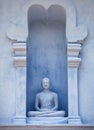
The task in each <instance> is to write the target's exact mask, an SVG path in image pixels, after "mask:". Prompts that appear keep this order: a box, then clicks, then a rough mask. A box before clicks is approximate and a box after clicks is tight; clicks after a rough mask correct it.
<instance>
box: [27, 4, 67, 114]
mask: <svg viewBox="0 0 94 130" xmlns="http://www.w3.org/2000/svg"><path fill="white" fill-rule="evenodd" d="M26 77H27V93H26V95H27V105H26V106H27V111H30V110H32V111H34V110H35V108H34V106H35V95H36V94H37V93H38V92H40V91H41V90H42V86H41V81H42V78H44V77H48V78H49V79H50V80H51V90H53V91H54V92H56V93H57V94H58V101H59V110H65V111H66V116H67V115H68V86H67V85H68V83H67V82H68V81H67V43H66V11H65V9H64V8H63V7H62V6H59V5H51V6H50V7H49V8H48V9H45V8H44V7H43V6H41V5H32V6H31V7H30V8H29V11H28V42H27V76H26Z"/></svg>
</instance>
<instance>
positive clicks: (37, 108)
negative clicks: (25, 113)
mask: <svg viewBox="0 0 94 130" xmlns="http://www.w3.org/2000/svg"><path fill="white" fill-rule="evenodd" d="M35 109H36V110H37V111H40V110H41V109H40V108H39V97H38V95H36V100H35Z"/></svg>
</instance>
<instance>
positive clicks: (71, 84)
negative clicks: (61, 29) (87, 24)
mask: <svg viewBox="0 0 94 130" xmlns="http://www.w3.org/2000/svg"><path fill="white" fill-rule="evenodd" d="M80 50H81V45H80V44H77V43H76V44H75V43H71V44H70V43H69V44H68V123H69V124H81V119H80V116H79V110H78V68H79V64H80V62H81V59H80V58H79V57H78V55H79V52H80Z"/></svg>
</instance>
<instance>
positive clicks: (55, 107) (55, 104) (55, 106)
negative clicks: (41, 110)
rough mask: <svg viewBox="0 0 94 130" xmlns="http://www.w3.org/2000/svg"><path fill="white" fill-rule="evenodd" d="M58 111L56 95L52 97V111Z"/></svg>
mask: <svg viewBox="0 0 94 130" xmlns="http://www.w3.org/2000/svg"><path fill="white" fill-rule="evenodd" d="M57 109H58V96H57V94H55V95H54V107H53V108H52V110H57Z"/></svg>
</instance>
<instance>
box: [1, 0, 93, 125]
mask: <svg viewBox="0 0 94 130" xmlns="http://www.w3.org/2000/svg"><path fill="white" fill-rule="evenodd" d="M28 1H30V0H28ZM26 2H27V0H0V119H1V120H2V118H5V119H7V118H12V117H13V116H14V115H15V103H16V101H15V89H16V87H19V86H20V84H19V83H18V82H19V81H18V78H17V74H16V68H15V67H14V65H13V52H12V51H13V50H12V45H11V41H10V40H9V39H8V38H7V35H6V32H8V28H9V24H10V23H11V24H15V23H17V24H18V25H20V24H21V22H23V21H21V19H20V16H22V17H23V16H24V15H23V14H24V13H23V12H24V7H25V4H26ZM73 2H74V6H75V8H76V12H77V25H79V24H83V23H84V24H85V25H86V26H87V28H88V37H87V39H86V40H85V41H84V43H83V47H82V51H81V54H80V56H81V58H82V63H81V66H80V68H79V80H78V81H79V114H80V116H81V119H82V122H83V123H86V124H94V103H93V100H94V92H93V91H94V60H93V56H94V50H93V49H94V29H93V28H94V0H83V1H82V0H73ZM31 3H32V1H31ZM13 20H14V21H15V23H12V21H13ZM14 31H15V29H14V30H13V32H14ZM20 78H21V76H20Z"/></svg>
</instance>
